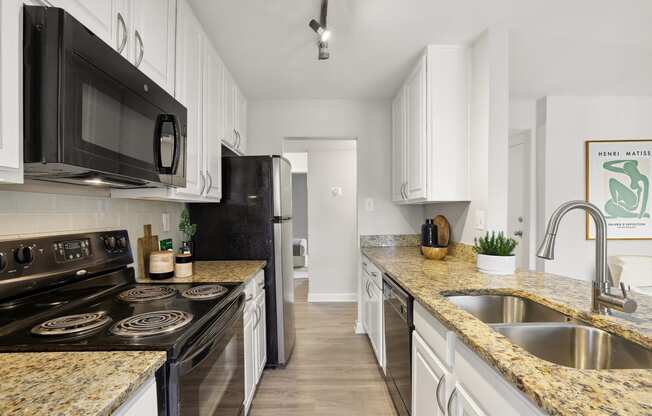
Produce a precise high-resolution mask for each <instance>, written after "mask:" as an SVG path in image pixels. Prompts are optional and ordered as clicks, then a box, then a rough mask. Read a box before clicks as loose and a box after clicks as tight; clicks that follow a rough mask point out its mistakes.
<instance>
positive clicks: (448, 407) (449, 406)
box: [446, 387, 457, 416]
mask: <svg viewBox="0 0 652 416" xmlns="http://www.w3.org/2000/svg"><path fill="white" fill-rule="evenodd" d="M454 396H457V387H453V391H452V392H451V395H450V396H448V403H446V414H447V415H448V416H453V412H452V411H451V404H453V399H454Z"/></svg>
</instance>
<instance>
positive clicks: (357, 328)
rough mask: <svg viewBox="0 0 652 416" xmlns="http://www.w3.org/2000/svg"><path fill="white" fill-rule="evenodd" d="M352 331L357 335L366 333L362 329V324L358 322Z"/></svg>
mask: <svg viewBox="0 0 652 416" xmlns="http://www.w3.org/2000/svg"><path fill="white" fill-rule="evenodd" d="M354 330H355V333H356V334H359V335H361V334H366V333H367V331H365V330H364V327H363V326H362V322H360V321H355V328H354Z"/></svg>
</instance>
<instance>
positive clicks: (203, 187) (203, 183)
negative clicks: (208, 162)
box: [199, 170, 206, 195]
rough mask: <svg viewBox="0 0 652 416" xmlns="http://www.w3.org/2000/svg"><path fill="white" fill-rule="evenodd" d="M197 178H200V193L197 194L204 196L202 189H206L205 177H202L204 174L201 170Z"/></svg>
mask: <svg viewBox="0 0 652 416" xmlns="http://www.w3.org/2000/svg"><path fill="white" fill-rule="evenodd" d="M199 177H200V178H201V191H200V192H199V194H200V195H203V194H204V189H206V177H205V176H204V172H202V171H201V170H200V171H199Z"/></svg>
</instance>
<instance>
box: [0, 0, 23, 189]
mask: <svg viewBox="0 0 652 416" xmlns="http://www.w3.org/2000/svg"><path fill="white" fill-rule="evenodd" d="M21 5H22V2H21V1H18V0H3V1H0V93H1V95H0V182H17V183H21V182H22V181H23V175H22V160H21V151H20V149H21V146H22V143H23V133H22V120H21V116H20V114H21V111H22V102H23V96H22V94H23V88H22V82H21V79H22V59H23V45H22V42H19V41H18V40H19V39H22V34H21V28H22V16H21Z"/></svg>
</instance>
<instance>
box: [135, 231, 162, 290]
mask: <svg viewBox="0 0 652 416" xmlns="http://www.w3.org/2000/svg"><path fill="white" fill-rule="evenodd" d="M143 234H144V235H143V236H142V237H140V238H139V239H138V270H140V274H139V277H141V278H147V277H149V255H150V254H151V253H152V252H153V251H158V250H159V247H158V235H152V224H145V226H144V227H143Z"/></svg>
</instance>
